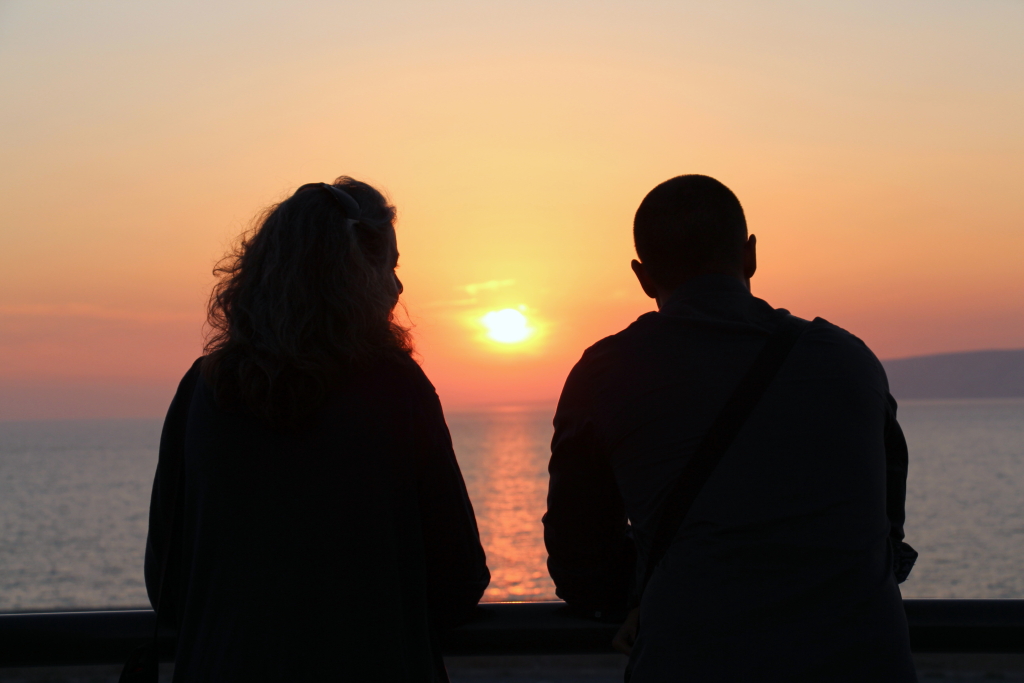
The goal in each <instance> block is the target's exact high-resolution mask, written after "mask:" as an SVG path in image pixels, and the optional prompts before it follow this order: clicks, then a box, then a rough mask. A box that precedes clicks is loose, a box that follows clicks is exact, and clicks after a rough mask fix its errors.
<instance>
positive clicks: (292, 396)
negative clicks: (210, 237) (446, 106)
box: [146, 177, 490, 682]
mask: <svg viewBox="0 0 1024 683" xmlns="http://www.w3.org/2000/svg"><path fill="white" fill-rule="evenodd" d="M394 218H395V210H394V207H392V206H391V205H389V204H388V202H387V200H386V199H385V198H384V197H383V196H382V195H381V194H380V193H379V192H378V191H377V190H375V189H374V188H372V187H370V186H369V185H366V184H365V183H361V182H358V181H355V180H352V179H351V178H347V177H342V178H339V179H338V180H337V181H335V183H334V184H333V185H328V184H325V183H319V184H310V185H304V186H302V187H300V188H299V189H298V191H296V192H295V194H294V195H293V196H292V197H290V198H289V199H287V200H285V201H284V202H282V203H281V204H278V205H277V206H274V207H272V208H270V209H269V210H268V211H267V212H266V213H265V214H264V215H263V216H262V217H261V218H260V219H259V221H258V223H257V226H256V227H255V228H254V229H253V230H252V231H251V232H250V233H247V234H246V235H245V236H244V237H243V239H242V241H241V243H240V245H239V247H238V248H237V250H236V251H235V252H234V253H233V254H232V255H231V256H230V257H229V258H228V259H227V260H226V261H225V262H224V263H223V264H222V265H221V266H219V267H218V270H217V274H219V275H220V277H221V279H220V282H219V284H218V285H217V286H216V287H215V288H214V291H213V295H212V296H211V298H210V306H209V321H210V324H211V325H212V328H213V332H214V333H213V335H212V337H211V338H210V340H209V341H208V343H207V345H206V355H205V356H204V357H203V358H200V359H199V360H198V361H196V363H195V365H193V366H192V369H191V370H190V371H189V373H188V374H186V375H185V378H184V379H183V380H182V382H181V385H180V386H179V388H178V393H177V395H176V396H175V398H174V401H173V403H172V404H171V407H170V410H169V412H168V415H167V420H166V422H165V424H164V431H163V435H162V437H161V443H160V464H159V466H158V469H157V475H156V481H155V483H154V486H153V500H152V504H151V508H150V522H149V524H150V527H149V541H148V544H147V548H146V586H147V589H148V591H149V596H150V600H151V601H152V603H153V604H154V605H157V604H158V603H160V602H162V609H161V610H160V611H161V621H165V622H170V621H171V620H172V619H173V621H174V622H175V623H176V625H177V629H178V639H177V655H176V665H175V676H174V679H175V681H218V682H230V681H329V680H337V681H360V682H362V681H444V680H447V676H446V675H445V673H444V666H443V663H442V662H441V659H440V652H439V650H438V646H437V640H436V629H438V628H440V627H443V626H446V625H451V624H454V623H456V622H458V621H460V620H462V619H465V618H466V617H467V616H468V614H469V613H470V611H471V610H472V608H473V606H474V605H475V604H476V603H477V601H478V600H479V599H480V596H481V595H482V593H483V590H484V588H485V587H486V586H487V582H488V580H489V578H490V577H489V574H488V571H487V567H486V565H485V563H484V553H483V549H482V548H481V546H480V539H479V535H478V533H477V528H476V522H475V519H474V517H473V509H472V507H471V505H470V502H469V498H468V497H467V495H466V488H465V485H464V483H463V480H462V475H461V473H460V471H459V466H458V463H457V462H456V460H455V455H454V453H453V452H452V445H451V439H450V437H449V435H448V429H447V426H446V425H445V421H444V416H443V414H442V412H441V405H440V403H439V401H438V398H437V395H436V394H435V393H434V388H433V386H431V384H430V382H429V381H428V380H427V378H426V376H425V375H424V374H423V371H422V370H420V368H419V366H418V365H417V364H416V363H415V362H414V361H413V360H412V359H411V358H410V344H409V338H408V335H407V333H406V330H405V329H403V328H402V327H401V326H399V325H398V324H397V323H396V322H395V319H394V316H393V310H394V308H395V305H396V304H397V303H398V296H399V294H401V292H402V285H401V283H400V282H399V280H398V278H397V277H396V276H395V267H396V265H397V261H398V249H397V246H396V242H395V231H394ZM182 463H183V472H182V468H181V467H180V465H181V464H182ZM172 529H173V532H172V531H171V530H172ZM166 548H169V549H170V550H169V553H168V555H167V556H168V557H169V561H168V562H167V571H166V578H165V579H164V580H163V582H162V584H163V585H162V586H161V579H160V577H161V575H162V574H163V573H164V572H163V567H164V552H165V549H166Z"/></svg>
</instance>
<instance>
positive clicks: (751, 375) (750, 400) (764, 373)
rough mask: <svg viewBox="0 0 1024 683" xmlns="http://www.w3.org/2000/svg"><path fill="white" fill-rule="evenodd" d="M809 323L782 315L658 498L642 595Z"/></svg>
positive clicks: (641, 589) (641, 588) (641, 586)
mask: <svg viewBox="0 0 1024 683" xmlns="http://www.w3.org/2000/svg"><path fill="white" fill-rule="evenodd" d="M808 324H809V323H808V322H807V321H806V320H801V319H800V318H797V317H796V316H792V315H789V314H785V315H784V317H783V319H782V322H781V323H779V326H778V327H777V328H776V329H775V331H774V332H773V333H772V335H771V336H770V337H769V338H768V341H767V342H766V343H765V345H764V347H762V349H761V351H760V352H759V353H758V354H757V358H755V359H754V363H753V365H751V366H750V369H749V370H747V374H746V375H744V376H743V379H741V380H740V383H739V384H738V385H737V386H736V389H735V390H734V391H733V393H732V395H731V396H730V397H729V400H728V401H726V402H725V406H724V407H723V408H722V411H721V412H720V413H719V414H718V416H717V417H716V418H715V421H714V422H713V423H711V428H710V429H709V430H708V431H707V433H706V434H705V435H704V438H703V439H702V440H701V442H700V444H699V445H698V446H697V450H696V451H695V452H694V454H693V457H692V458H690V461H689V462H688V463H687V464H686V466H685V467H684V468H683V472H682V474H680V476H679V479H678V480H677V481H676V483H675V485H674V486H673V487H672V490H671V492H670V493H669V494H668V498H666V499H665V502H664V503H662V506H661V511H660V514H659V518H658V526H657V527H656V528H655V532H654V541H653V542H652V543H651V551H650V553H649V554H648V557H647V565H646V572H645V575H644V581H643V583H642V584H641V585H640V595H643V591H644V590H645V589H646V588H647V584H648V583H649V582H650V580H651V576H653V575H654V570H655V568H656V567H657V566H658V564H659V563H660V562H661V560H662V558H664V556H665V553H666V551H668V548H669V546H670V545H671V544H672V540H673V539H674V538H675V536H676V532H678V531H679V527H680V526H681V525H682V523H683V520H684V519H685V518H686V514H687V513H688V512H689V511H690V507H691V506H692V505H693V501H694V500H696V498H697V495H698V494H699V493H700V491H701V489H702V488H704V484H705V482H707V480H708V478H709V477H710V476H711V473H712V472H714V471H715V467H717V466H718V463H719V462H720V461H721V459H722V456H724V455H725V452H726V451H728V450H729V446H731V445H732V443H733V441H735V440H736V436H737V435H738V434H739V433H740V430H741V429H743V425H744V424H745V423H746V421H747V418H748V417H750V414H751V413H752V412H754V408H756V407H757V404H758V403H759V402H760V401H761V397H762V396H764V393H765V391H767V389H768V386H769V385H770V384H771V383H772V380H773V379H775V376H776V375H777V374H778V372H779V369H780V368H781V367H782V364H783V363H784V362H785V361H786V358H787V357H788V356H789V352H790V351H791V350H792V349H793V346H795V345H796V342H797V340H798V339H799V338H800V335H801V333H802V332H803V331H804V329H805V328H806V327H807V325H808Z"/></svg>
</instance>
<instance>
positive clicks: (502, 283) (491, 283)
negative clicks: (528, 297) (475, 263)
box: [460, 280, 516, 296]
mask: <svg viewBox="0 0 1024 683" xmlns="http://www.w3.org/2000/svg"><path fill="white" fill-rule="evenodd" d="M515 283H516V281H515V280H488V281H487V282H476V283H474V284H471V285H463V286H462V287H460V289H462V290H464V291H465V292H466V294H469V295H470V296H476V295H477V293H478V292H483V291H487V290H492V289H500V288H502V287H511V286H512V285H514V284H515Z"/></svg>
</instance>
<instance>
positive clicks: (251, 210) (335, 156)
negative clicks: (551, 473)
mask: <svg viewBox="0 0 1024 683" xmlns="http://www.w3.org/2000/svg"><path fill="white" fill-rule="evenodd" d="M0 92H2V95H0V97H2V106H0V159H2V163H0V419H36V418H52V417H116V416H157V415H160V414H162V413H163V411H164V410H165V409H166V404H167V402H168V401H169V399H170V395H171V393H172V392H173V387H174V385H175V384H176V382H177V380H178V378H179V377H180V376H181V374H182V373H183V372H184V371H185V370H186V369H187V367H188V366H189V364H190V363H191V361H192V360H193V359H194V358H195V357H196V356H198V355H199V353H200V352H201V345H202V334H203V330H202V322H203V317H204V304H205V300H206V297H207V294H208V292H209V288H210V286H211V284H212V282H213V280H212V276H211V269H212V267H213V265H214V263H215V262H216V261H217V260H218V258H219V257H220V256H221V255H222V254H223V252H224V251H225V249H226V248H227V247H228V246H229V245H230V244H231V242H232V240H233V239H234V237H235V236H236V235H237V234H238V233H239V232H240V231H241V230H242V229H243V228H244V227H246V226H247V225H248V224H249V221H250V220H251V218H252V217H253V216H254V215H255V214H256V212H257V211H258V210H260V209H261V208H263V207H265V206H266V205H268V204H271V203H273V202H276V201H280V200H281V199H284V198H285V197H287V196H288V195H289V194H290V193H291V192H293V191H294V190H295V189H296V188H297V187H298V186H300V185H302V184H304V183H307V182H314V181H329V180H332V179H334V178H335V177H337V176H339V175H342V174H345V175H351V176H353V177H356V178H358V179H360V180H365V181H367V182H370V183H372V184H374V185H376V186H378V187H380V188H381V189H384V190H386V191H387V193H388V194H389V196H390V197H391V199H392V200H393V201H394V202H395V204H396V205H397V207H398V209H399V224H398V240H399V248H400V250H401V254H402V257H401V263H400V271H399V275H400V277H401V278H402V280H403V282H404V283H405V288H406V289H405V296H404V304H405V306H406V308H407V310H408V316H409V319H410V320H411V323H412V324H413V325H414V332H415V337H416V341H417V348H418V353H419V359H420V361H421V363H422V364H423V367H424V368H425V370H426V371H427V374H428V375H429V376H430V378H431V380H432V381H433V382H434V384H435V385H436V386H437V389H438V392H439V394H440V396H441V399H442V402H443V403H444V404H445V406H446V408H449V409H453V410H454V409H459V408H464V407H470V406H476V405H482V404H504V403H519V402H541V403H552V404H553V402H554V400H555V399H556V398H557V395H558V392H559V390H560V388H561V385H562V382H563V381H564V379H565V375H566V373H567V372H568V370H569V368H570V367H571V366H572V364H573V363H574V362H575V361H576V360H577V359H578V358H579V355H580V354H581V352H582V351H583V349H584V348H586V347H587V346H589V345H590V344H592V343H593V342H595V341H596V340H598V339H599V338H601V337H603V336H605V335H608V334H611V333H614V332H616V331H618V330H619V329H621V328H622V327H624V326H625V325H627V324H628V323H629V322H630V321H632V320H633V319H635V318H636V317H637V316H638V315H640V314H641V313H644V312H646V311H648V310H652V308H653V305H652V302H651V301H650V300H648V299H647V298H646V297H644V295H643V294H642V292H641V291H640V289H639V287H638V286H637V285H636V283H635V281H634V279H633V275H632V273H631V272H630V269H629V261H630V259H631V258H632V257H633V250H632V240H631V225H632V217H633V213H634V211H635V210H636V207H637V205H638V204H639V202H640V200H641V199H642V198H643V196H644V195H645V194H646V192H647V191H648V190H650V189H651V188H652V187H653V186H655V185H656V184H658V183H659V182H661V181H663V180H665V179H667V178H669V177H672V176H675V175H679V174H681V173H704V174H708V175H712V176H715V177H716V178H718V179H719V180H721V181H722V182H724V183H725V184H726V185H728V186H730V187H731V188H732V189H733V190H734V191H735V192H736V194H737V195H738V196H739V198H740V200H741V201H742V202H743V205H744V207H745V209H746V212H747V220H748V224H749V226H750V229H751V232H753V233H754V234H756V235H757V237H758V247H759V256H760V270H759V271H758V273H757V275H756V276H755V278H754V281H753V289H754V293H755V294H756V295H758V296H760V297H763V298H765V299H767V300H768V301H769V302H771V303H772V304H773V305H775V306H780V307H785V308H789V309H790V310H791V311H793V312H794V313H796V314H797V315H800V316H804V317H814V316H822V317H825V318H827V319H829V320H830V321H832V322H834V323H836V324H838V325H840V326H842V327H844V328H846V329H848V330H850V331H852V332H853V333H855V334H857V335H858V336H860V337H861V338H862V339H864V340H865V341H866V342H867V343H868V344H869V345H870V346H871V347H872V348H873V349H874V350H875V352H876V354H877V355H878V356H879V357H881V358H896V357H904V356H912V355H920V354H929V353H937V352H947V351H959V350H971V349H988V348H1018V347H1024V287H1022V285H1021V279H1020V275H1019V273H1020V271H1021V269H1022V267H1024V266H1022V264H1021V261H1022V258H1024V3H1021V2H1019V1H1015V0H986V1H983V2H971V3H968V2H938V1H929V2H891V1H889V2H874V1H872V2H865V1H859V2H828V3H822V2H774V3H764V2H716V3H704V2H702V3H697V2H679V1H677V0H673V1H671V2H642V1H641V2H625V1H622V2H596V1H590V2H551V1H548V2H524V1H518V2H479V0H478V1H476V2H434V3H414V2H384V1H375V2H367V3H361V4H356V3H350V2H322V3H315V2H306V3H285V2H275V3H269V2H253V1H249V2H245V3H242V2H230V3H229V2H195V3H188V2H174V3H155V2H138V1H134V0H133V1H131V2H100V1H91V2H73V1H71V0H68V1H66V2H46V1H43V0H31V1H25V2H9V1H7V2H4V1H2V0H0ZM505 309H512V310H513V311H517V312H518V315H520V316H522V319H519V318H515V316H514V315H513V314H510V313H506V314H505V316H506V321H507V320H511V321H512V323H511V324H512V325H513V327H514V328H515V326H516V325H519V327H518V328H515V329H518V330H520V332H523V330H525V332H523V334H525V335H526V336H525V338H524V340H523V341H521V342H512V343H503V342H499V341H494V340H493V339H491V338H489V337H488V336H487V328H486V327H485V326H484V325H483V323H482V322H481V320H482V318H483V317H484V316H485V315H486V314H487V313H489V312H493V311H502V310H505ZM509 316H511V317H509ZM489 320H494V318H491V319H489ZM510 334H513V333H510ZM513 336H515V334H513Z"/></svg>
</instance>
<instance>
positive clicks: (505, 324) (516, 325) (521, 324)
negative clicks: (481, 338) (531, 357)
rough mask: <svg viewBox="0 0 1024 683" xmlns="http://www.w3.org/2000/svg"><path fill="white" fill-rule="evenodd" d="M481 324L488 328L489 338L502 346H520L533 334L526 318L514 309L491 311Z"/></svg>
mask: <svg viewBox="0 0 1024 683" xmlns="http://www.w3.org/2000/svg"><path fill="white" fill-rule="evenodd" d="M480 322H481V323H483V326H484V327H485V328H487V337H488V338H490V339H493V340H494V341H496V342H500V343H502V344H518V343H519V342H521V341H524V340H526V339H528V338H529V337H530V335H532V334H533V328H532V327H530V325H529V322H528V321H527V319H526V316H525V315H523V314H522V312H521V311H517V310H516V309H514V308H504V309H502V310H500V311H491V312H490V313H487V314H486V315H485V316H484V317H482V318H480Z"/></svg>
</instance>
